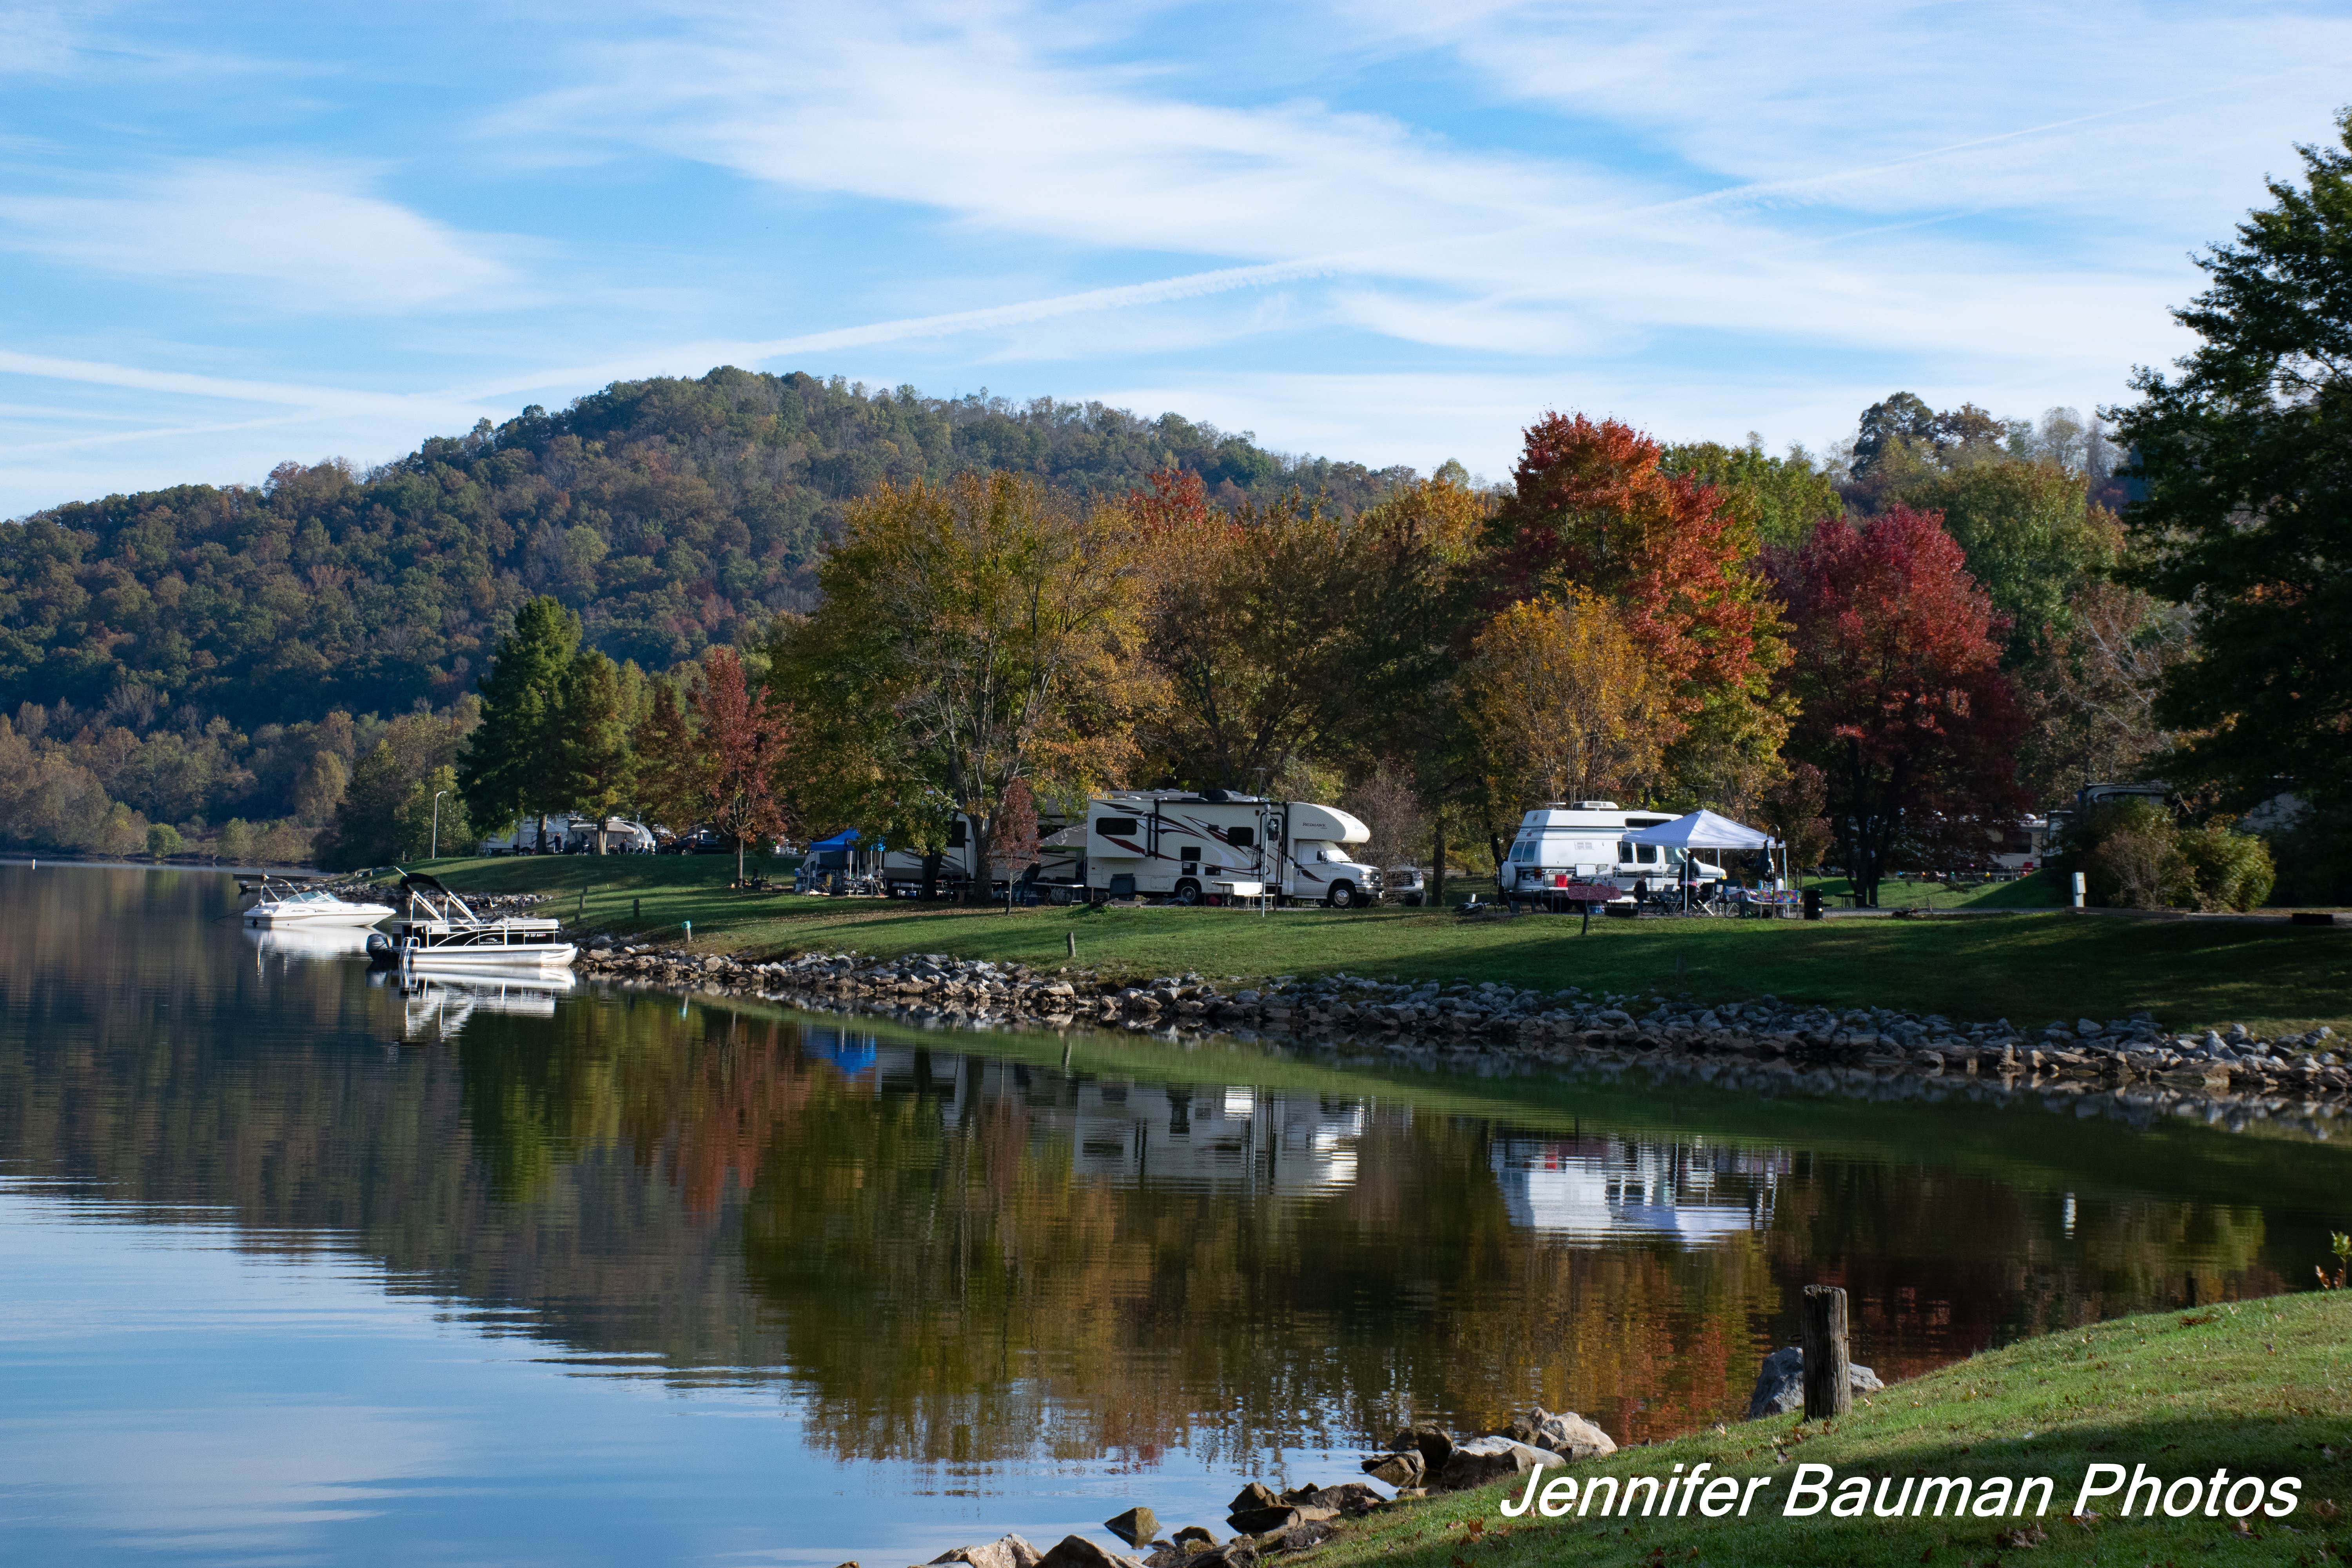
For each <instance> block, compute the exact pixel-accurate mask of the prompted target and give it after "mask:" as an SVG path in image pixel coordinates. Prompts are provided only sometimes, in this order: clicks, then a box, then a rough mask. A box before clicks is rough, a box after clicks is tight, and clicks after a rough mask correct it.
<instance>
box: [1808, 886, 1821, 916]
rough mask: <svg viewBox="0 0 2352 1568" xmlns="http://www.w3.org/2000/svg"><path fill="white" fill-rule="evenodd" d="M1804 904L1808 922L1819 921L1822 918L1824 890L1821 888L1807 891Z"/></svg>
mask: <svg viewBox="0 0 2352 1568" xmlns="http://www.w3.org/2000/svg"><path fill="white" fill-rule="evenodd" d="M1804 904H1805V918H1806V919H1807V920H1809V921H1817V920H1819V919H1821V918H1822V890H1821V889H1819V888H1807V889H1805V898H1804Z"/></svg>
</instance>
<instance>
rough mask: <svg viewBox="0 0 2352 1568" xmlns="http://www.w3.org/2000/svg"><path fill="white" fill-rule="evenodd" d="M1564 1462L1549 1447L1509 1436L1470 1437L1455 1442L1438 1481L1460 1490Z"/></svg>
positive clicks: (1562, 1465)
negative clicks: (1516, 1439)
mask: <svg viewBox="0 0 2352 1568" xmlns="http://www.w3.org/2000/svg"><path fill="white" fill-rule="evenodd" d="M1567 1463H1568V1461H1567V1460H1566V1459H1565V1458H1561V1457H1560V1456H1559V1455H1558V1454H1555V1453H1553V1452H1552V1451H1551V1450H1550V1449H1549V1448H1538V1447H1531V1446H1530V1445H1528V1444H1526V1443H1520V1442H1515V1441H1513V1440H1512V1439H1511V1438H1508V1437H1504V1436H1494V1437H1473V1438H1471V1439H1470V1440H1469V1441H1468V1442H1466V1443H1456V1444H1454V1452H1453V1453H1452V1454H1451V1455H1449V1456H1448V1457H1447V1458H1446V1461H1445V1468H1444V1469H1442V1470H1440V1471H1439V1472H1438V1473H1437V1484H1438V1485H1439V1486H1440V1487H1443V1488H1444V1489H1446V1490H1448V1491H1462V1490H1464V1489H1467V1488H1470V1487H1481V1486H1485V1485H1486V1483H1487V1482H1488V1481H1498V1480H1501V1479H1504V1478H1505V1477H1507V1476H1516V1475H1522V1474H1525V1473H1526V1472H1527V1471H1528V1470H1530V1469H1532V1468H1535V1467H1536V1466H1538V1465H1550V1466H1554V1467H1565V1466H1566V1465H1567Z"/></svg>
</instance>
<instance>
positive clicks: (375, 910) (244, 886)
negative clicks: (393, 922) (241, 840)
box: [236, 877, 392, 929]
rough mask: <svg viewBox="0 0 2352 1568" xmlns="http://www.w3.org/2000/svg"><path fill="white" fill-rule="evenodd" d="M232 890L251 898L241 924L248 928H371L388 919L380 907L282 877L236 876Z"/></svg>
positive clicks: (386, 909) (385, 909) (386, 910)
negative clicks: (234, 888)
mask: <svg viewBox="0 0 2352 1568" xmlns="http://www.w3.org/2000/svg"><path fill="white" fill-rule="evenodd" d="M236 887H237V891H238V892H240V893H252V894H254V895H255V899H254V901H253V902H252V903H251V904H249V905H248V906H247V908H246V911H245V923H246V924H247V925H249V926H285V927H289V928H295V929H299V928H301V927H304V926H372V925H373V924H375V923H376V921H382V920H389V919H391V918H392V910H391V909H390V908H389V907H387V906H385V905H383V904H354V903H350V902H347V901H345V900H341V899H339V898H337V897H335V895H334V894H332V893H331V892H329V891H327V890H326V889H324V888H306V887H304V886H302V884H301V883H299V882H297V881H294V880H291V879H289V878H285V877H257V878H256V879H253V880H251V881H247V879H244V878H242V877H240V878H238V879H237V883H236Z"/></svg>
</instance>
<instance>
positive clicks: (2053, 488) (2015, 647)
mask: <svg viewBox="0 0 2352 1568" xmlns="http://www.w3.org/2000/svg"><path fill="white" fill-rule="evenodd" d="M2085 486H2086V481H2085V480H2084V477H2083V476H2082V475H2081V474H2074V473H2069V472H2067V471H2066V470H2065V469H2064V468H2061V467H2059V466H2058V465H2057V464H2055V463H2050V462H2032V461H2020V460H2018V459H2016V458H2010V457H2007V456H2004V455H1999V454H1994V453H1986V454H1985V455H1983V456H1981V457H1979V458H1976V459H1974V460H1969V461H1964V462H1961V463H1958V464H1957V465H1955V466H1954V467H1952V468H1943V469H1929V470H1927V471H1925V472H1923V473H1921V474H1920V475H1919V476H1918V477H1917V478H1916V479H1913V480H1912V481H1911V482H1909V483H1906V484H1904V485H1902V486H1901V487H1899V488H1898V489H1896V491H1895V496H1896V499H1898V500H1902V501H1903V502H1904V503H1905V504H1906V505H1908V506H1910V507H1912V508H1913V509H1915V510H1920V511H1939V512H1941V513H1943V514H1944V529H1945V531H1946V532H1948V533H1949V534H1950V535H1951V536H1952V538H1953V540H1954V541H1955V542H1957V543H1958V545H1959V547H1960V551H1961V553H1962V554H1964V555H1966V556H1967V557H1968V564H1969V576H1971V577H1974V578H1975V579H1976V580H1977V585H1978V586H1979V587H1980V588H1982V589H1983V590H1984V591H1985V594H1986V595H1987V596H1988V597H1990V599H1991V600H1992V605H1993V608H1994V609H1995V610H1997V611H1999V612H2000V614H2001V615H2002V616H2004V617H2006V618H2007V620H2008V621H2009V638H2010V647H2011V653H2012V657H2014V656H2016V655H2020V654H2021V653H2022V652H2023V651H2024V650H2025V649H2027V648H2028V647H2031V646H2032V643H2033V642H2034V641H2035V640H2036V639H2037V638H2039V637H2042V635H2043V634H2044V633H2045V632H2046V631H2048V630H2049V629H2051V628H2053V627H2056V626H2063V625H2064V624H2065V622H2066V621H2067V618H2068V617H2067V612H2066V602H2067V600H2068V599H2069V598H2071V597H2072V596H2073V595H2074V593H2075V592H2076V590H2077V589H2079V588H2080V587H2081V586H2082V585H2083V584H2084V583H2086V582H2090V581H2092V580H2094V579H2095V578H2097V577H2099V576H2100V575H2102V574H2104V573H2105V572H2106V570H2107V569H2108V568H2109V567H2111V566H2113V565H2114V564H2115V561H2116V550H2117V546H2118V545H2119V543H2120V540H2119V538H2118V536H2117V530H2116V521H2115V519H2114V518H2113V517H2111V516H2110V515H2109V514H2108V513H2106V512H2105V511H2104V510H2099V509H2097V508H2094V507H2091V506H2089V505H2088V504H2086V500H2085Z"/></svg>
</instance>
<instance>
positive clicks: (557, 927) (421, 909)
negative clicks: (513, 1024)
mask: <svg viewBox="0 0 2352 1568" xmlns="http://www.w3.org/2000/svg"><path fill="white" fill-rule="evenodd" d="M400 894H401V900H402V907H401V912H400V917H399V919H398V920H397V921H394V923H393V927H392V931H391V934H390V935H388V936H376V937H371V938H369V939H368V955H369V956H370V957H371V958H373V959H374V960H375V961H376V962H377V963H385V964H393V963H396V964H398V965H399V966H400V967H401V968H403V969H405V970H409V971H411V972H412V973H484V972H489V971H497V972H504V973H512V972H513V971H515V970H519V969H551V968H559V967H562V965H565V964H568V963H571V962H572V957H573V956H574V955H575V954H576V953H577V952H579V951H580V950H579V949H578V948H576V947H574V946H573V945H572V943H570V942H565V941H562V937H561V932H562V929H563V928H562V922H560V921H551V920H514V919H511V918H509V919H503V920H495V921H488V920H484V919H483V918H482V917H481V916H479V915H478V914H476V913H475V912H474V911H473V910H470V909H468V908H467V907H466V900H463V899H461V898H459V897H458V896H457V894H456V893H454V892H451V891H450V890H449V889H447V888H445V887H443V886H442V885H441V883H440V881H439V880H438V879H436V878H432V877H428V876H426V875H425V874H424V873H423V872H421V871H412V872H410V873H409V874H408V875H406V876H404V877H403V878H401V879H400Z"/></svg>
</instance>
